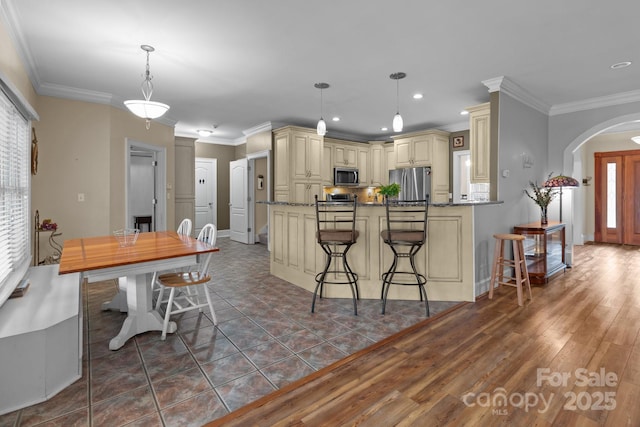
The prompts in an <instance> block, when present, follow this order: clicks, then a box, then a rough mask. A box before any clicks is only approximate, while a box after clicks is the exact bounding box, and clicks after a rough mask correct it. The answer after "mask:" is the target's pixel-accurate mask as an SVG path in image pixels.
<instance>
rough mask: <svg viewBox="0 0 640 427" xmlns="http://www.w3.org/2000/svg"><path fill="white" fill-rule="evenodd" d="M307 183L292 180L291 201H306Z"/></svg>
mask: <svg viewBox="0 0 640 427" xmlns="http://www.w3.org/2000/svg"><path fill="white" fill-rule="evenodd" d="M308 189H309V183H308V182H307V181H293V182H292V183H291V197H290V199H291V200H289V201H290V202H291V203H308V202H309V200H308V197H309V196H308V194H309V191H308Z"/></svg>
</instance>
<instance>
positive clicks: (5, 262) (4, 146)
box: [0, 73, 38, 306]
mask: <svg viewBox="0 0 640 427" xmlns="http://www.w3.org/2000/svg"><path fill="white" fill-rule="evenodd" d="M37 118H38V116H37V114H36V112H35V110H33V108H32V107H31V106H30V105H29V103H28V102H27V101H26V100H25V99H24V98H23V97H22V96H21V95H20V92H19V91H17V90H16V89H15V88H14V87H13V86H12V85H11V84H10V83H9V80H8V79H7V78H5V76H4V75H2V74H1V73H0V306H1V305H2V304H3V303H4V302H5V301H6V300H7V298H8V297H9V296H10V295H11V292H13V289H15V287H16V285H17V284H18V283H20V281H21V280H22V278H23V277H24V275H25V273H26V272H27V269H28V268H29V265H30V264H31V247H32V245H31V241H32V240H31V239H32V236H31V229H32V220H31V173H30V172H31V120H32V119H37Z"/></svg>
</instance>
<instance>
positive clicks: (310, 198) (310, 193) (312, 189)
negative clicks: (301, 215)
mask: <svg viewBox="0 0 640 427" xmlns="http://www.w3.org/2000/svg"><path fill="white" fill-rule="evenodd" d="M316 195H317V196H318V200H322V199H323V198H324V197H323V191H322V183H320V182H310V183H309V184H308V187H307V201H306V203H315V201H316V199H315V196H316Z"/></svg>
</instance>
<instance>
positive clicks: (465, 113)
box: [460, 110, 469, 116]
mask: <svg viewBox="0 0 640 427" xmlns="http://www.w3.org/2000/svg"><path fill="white" fill-rule="evenodd" d="M467 114H469V112H468V111H467V110H462V111H460V115H461V116H466V115H467Z"/></svg>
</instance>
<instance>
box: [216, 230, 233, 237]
mask: <svg viewBox="0 0 640 427" xmlns="http://www.w3.org/2000/svg"><path fill="white" fill-rule="evenodd" d="M229 236H231V230H218V237H229Z"/></svg>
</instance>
